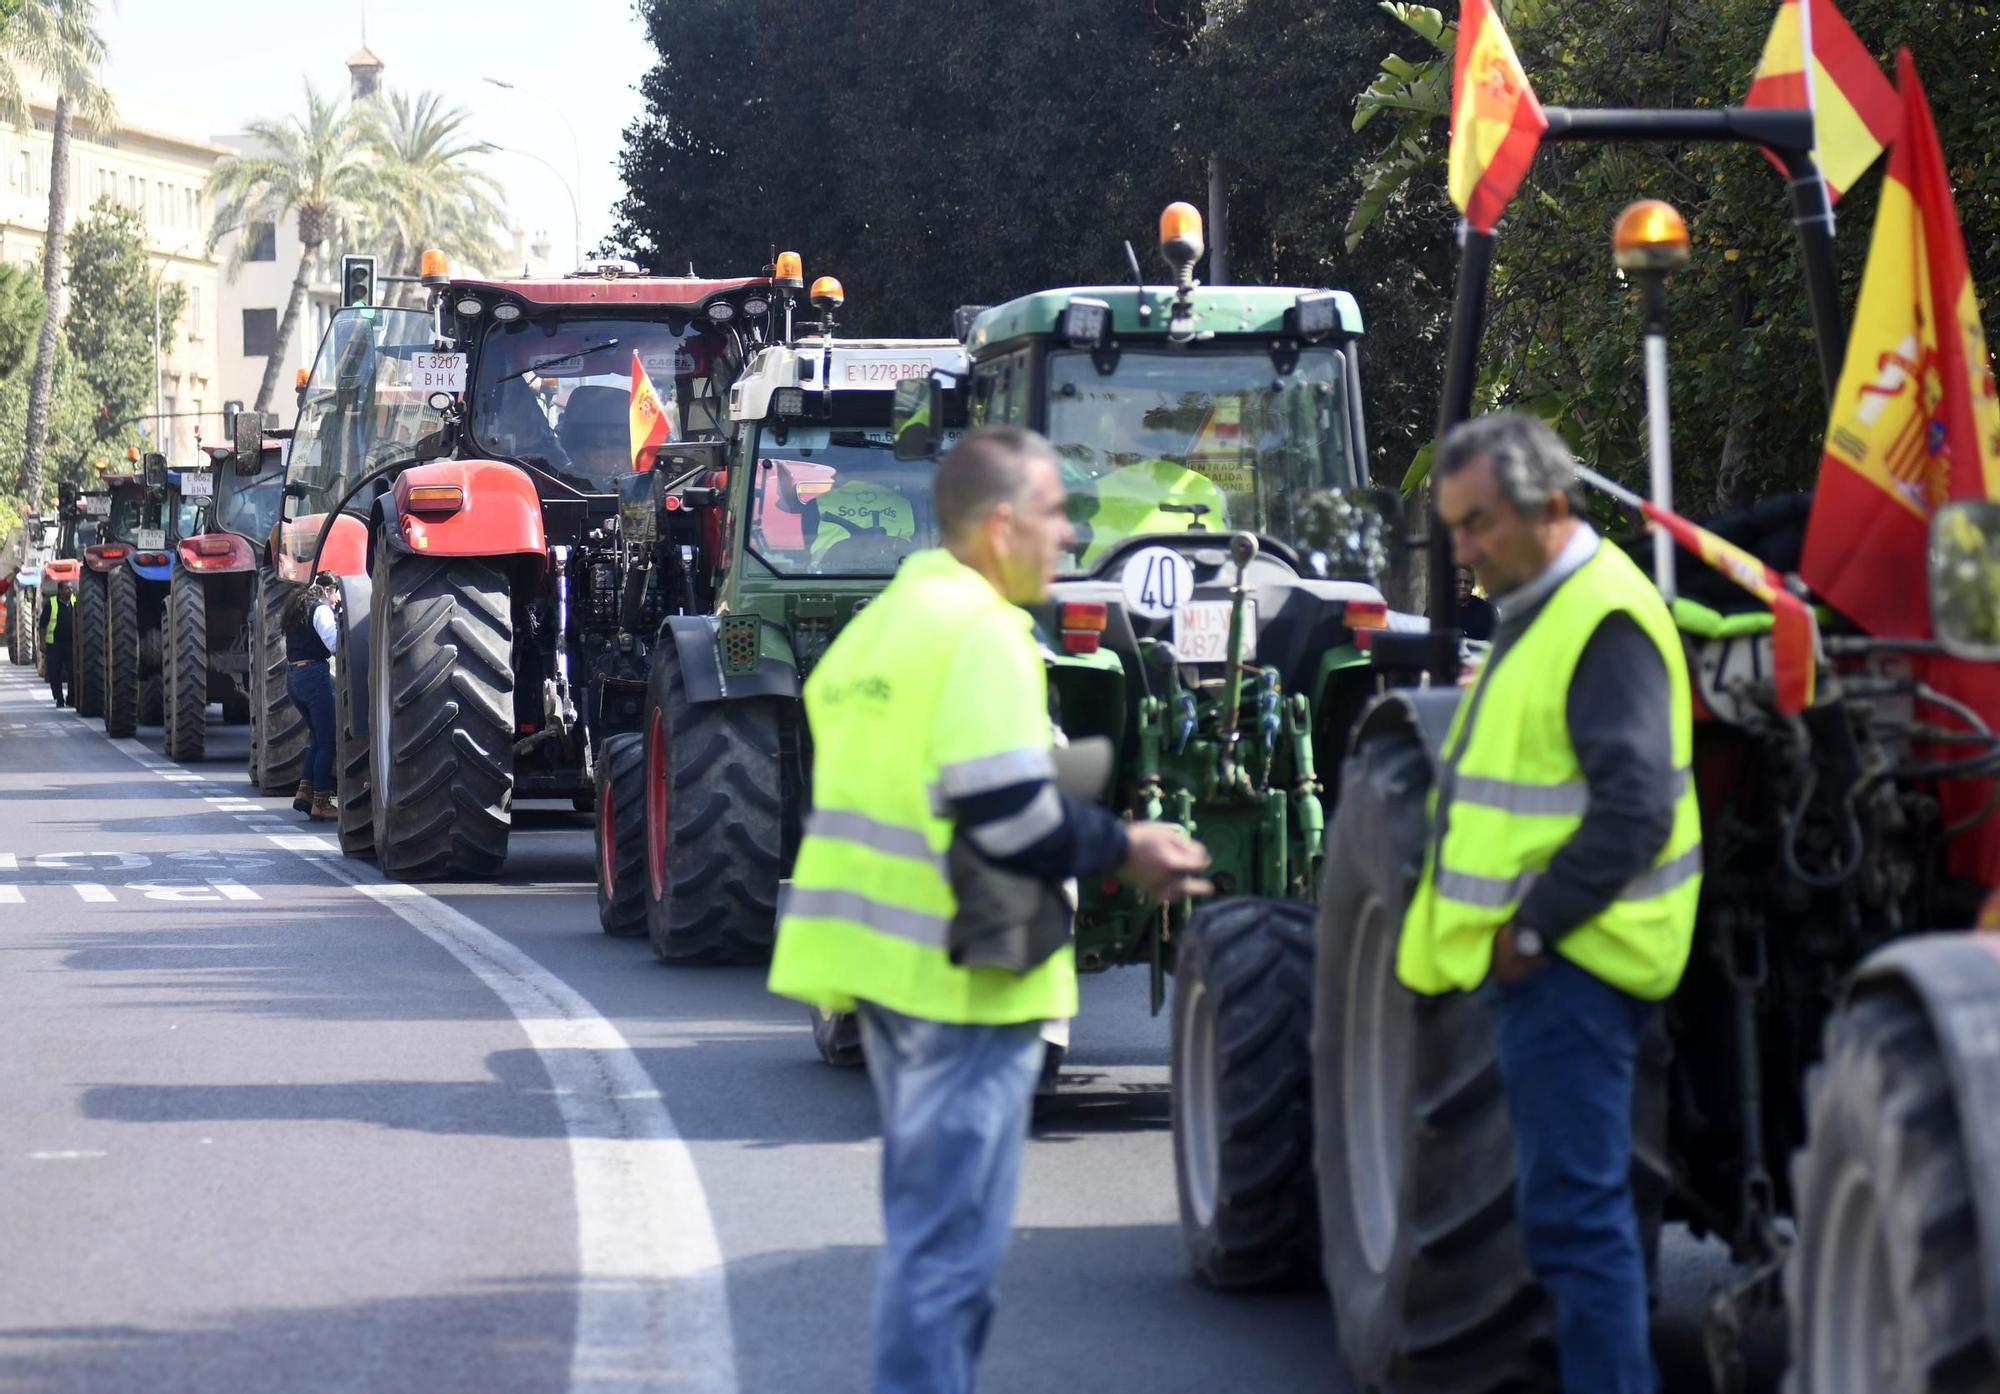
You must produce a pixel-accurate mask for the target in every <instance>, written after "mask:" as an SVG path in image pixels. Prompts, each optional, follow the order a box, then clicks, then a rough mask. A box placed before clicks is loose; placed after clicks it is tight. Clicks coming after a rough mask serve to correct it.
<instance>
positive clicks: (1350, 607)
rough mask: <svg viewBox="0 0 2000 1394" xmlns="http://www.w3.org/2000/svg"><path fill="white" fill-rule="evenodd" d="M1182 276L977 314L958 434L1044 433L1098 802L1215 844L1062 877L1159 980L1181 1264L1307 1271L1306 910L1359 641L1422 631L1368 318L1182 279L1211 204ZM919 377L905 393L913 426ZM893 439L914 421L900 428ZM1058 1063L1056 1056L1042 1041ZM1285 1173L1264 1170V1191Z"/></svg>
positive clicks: (926, 391)
mask: <svg viewBox="0 0 2000 1394" xmlns="http://www.w3.org/2000/svg"><path fill="white" fill-rule="evenodd" d="M1160 246H1161V252H1162V254H1163V256H1164V257H1165V259H1166V261H1167V263H1168V266H1169V268H1170V270H1171V271H1172V273H1173V280H1172V282H1171V283H1170V284H1167V285H1146V284H1144V283H1143V281H1142V279H1141V278H1140V275H1139V268H1138V260H1137V257H1136V256H1135V255H1132V253H1131V249H1130V247H1129V245H1128V247H1127V254H1128V258H1129V259H1130V261H1131V264H1132V268H1133V274H1134V280H1135V284H1133V285H1129V286H1094V287H1079V288H1074V289H1063V290H1048V291H1042V292H1038V293H1036V294H1032V295H1027V296H1023V297H1021V298H1019V299H1017V300H1013V301H1010V302H1008V303H1006V304H1003V305H998V306H994V307H992V308H989V309H985V310H983V311H980V312H977V313H976V316H975V317H974V318H972V319H971V322H970V327H969V331H968V333H967V335H966V347H967V349H968V350H969V352H970V354H971V358H972V373H971V403H970V415H971V421H972V422H973V424H975V425H983V424H1012V425H1019V426H1025V427H1031V428H1033V429H1034V430H1037V431H1039V432H1041V433H1042V434H1043V435H1045V436H1047V437H1048V438H1049V440H1050V441H1051V442H1052V443H1053V444H1054V446H1055V449H1056V452H1057V455H1058V457H1059V460H1060V462H1061V465H1062V468H1063V470H1064V474H1065V477H1066V479H1065V482H1066V483H1067V485H1068V488H1069V497H1070V514H1071V519H1072V522H1073V523H1074V524H1075V527H1076V530H1077V541H1076V543H1075V545H1074V548H1073V552H1072V555H1071V557H1070V559H1069V561H1068V563H1067V565H1066V566H1065V568H1064V569H1063V571H1062V572H1061V573H1060V574H1059V576H1058V578H1057V581H1056V583H1055V585H1054V587H1053V590H1052V593H1051V595H1050V597H1049V599H1048V601H1047V602H1046V603H1045V604H1044V605H1042V606H1041V607H1039V612H1038V614H1037V619H1038V621H1039V628H1040V630H1041V633H1042V637H1043V640H1044V643H1045V644H1046V646H1047V648H1048V650H1049V660H1048V661H1049V679H1050V681H1049V687H1050V702H1051V706H1052V708H1053V712H1052V715H1053V716H1054V718H1055V720H1056V723H1057V725H1058V728H1059V729H1060V730H1061V731H1062V732H1063V733H1065V736H1066V738H1067V739H1069V740H1070V741H1072V742H1075V741H1081V740H1085V739H1095V740H1098V741H1101V742H1104V743H1107V744H1108V745H1109V746H1110V747H1111V750H1112V753H1113V761H1112V769H1113V770H1114V771H1115V773H1114V775H1113V777H1112V780H1111V787H1110V788H1109V790H1108V791H1107V794H1106V797H1107V799H1108V801H1109V803H1110V805H1111V806H1112V807H1113V808H1115V809H1117V810H1118V811H1120V812H1122V813H1124V814H1125V815H1127V816H1128V817H1131V818H1135V819H1164V820H1168V821H1171V822H1175V823H1179V824H1180V825H1182V826H1183V827H1185V828H1187V829H1188V831H1189V832H1190V833H1192V834H1193V835H1194V836H1195V837H1197V838H1199V839H1200V840H1201V841H1202V842H1203V843H1205V844H1206V845H1207V846H1208V848H1209V850H1210V852H1211V853H1212V854H1213V857H1214V866H1213V869H1212V871H1211V876H1212V879H1213V880H1214V882H1215V886H1216V892H1217V894H1216V897H1215V899H1214V900H1213V901H1212V902H1209V903H1207V904H1204V905H1202V906H1200V907H1196V906H1194V905H1192V904H1189V903H1178V904H1172V905H1164V906H1163V905H1157V904H1149V903H1146V902H1145V901H1144V900H1142V899H1141V898H1140V897H1139V896H1137V895H1136V894H1135V893H1133V892H1132V891H1130V890H1129V889H1127V888H1125V887H1124V886H1123V885H1122V884H1121V883H1120V882H1119V881H1118V880H1117V878H1115V877H1111V878H1106V879H1105V880H1104V881H1102V882H1101V883H1099V884H1093V885H1084V886H1081V887H1079V903H1078V907H1077V913H1076V959H1077V966H1078V967H1079V969H1081V970H1083V971H1086V972H1090V971H1096V970H1100V969H1108V968H1113V967H1118V966H1121V965H1142V966H1144V967H1145V968H1146V969H1147V971H1148V973H1149V974H1150V978H1151V998H1152V1004H1153V1007H1154V1009H1155V1010H1156V1011H1157V1010H1158V1009H1159V1008H1160V1007H1161V1006H1162V1005H1163V1004H1164V1002H1165V998H1166V990H1167V976H1168V975H1169V974H1172V975H1173V1007H1172V1032H1173V1071H1172V1079H1173V1084H1172V1087H1173V1114H1174V1138H1175V1148H1174V1153H1175V1174H1176V1177H1177V1181H1178V1186H1179V1191H1180V1211H1181V1222H1182V1230H1183V1235H1184V1237H1185V1240H1186V1243H1187V1247H1188V1252H1189V1255H1190V1258H1191V1261H1192V1263H1193V1265H1194V1267H1195V1269H1196V1271H1197V1272H1198V1273H1199V1274H1200V1275H1201V1276H1202V1277H1203V1278H1205V1279H1206V1280H1207V1281H1209V1282H1212V1283H1215V1284H1217V1285H1221V1286H1239V1285H1248V1284H1254V1283H1264V1282H1273V1281H1278V1280H1281V1279H1283V1278H1285V1277H1288V1276H1297V1275H1303V1274H1305V1273H1307V1272H1309V1271H1310V1269H1311V1267H1312V1264H1313V1261H1314V1258H1315V1255H1316V1253H1317V1249H1316V1247H1315V1244H1314V1230H1313V1223H1312V1213H1313V1211H1312V1197H1311V1186H1310V1168H1309V1166H1308V1165H1307V1163H1308V1162H1309V1159H1310V1154H1311V1142H1312V1137H1311V1096H1310V1086H1309V1080H1308V1077H1307V1070H1306V1061H1307V1030H1308V1020H1309V1007H1310V1001H1311V992H1312V955H1311V944H1312V928H1313V907H1312V898H1313V895H1314V891H1315V888H1316V887H1317V886H1318V884H1319V878H1320V869H1321V866H1322V863H1323V860H1324V849H1323V847H1322V835H1323V829H1324V827H1325V823H1326V816H1327V814H1326V811H1327V809H1328V807H1329V806H1330V804H1331V800H1332V795H1333V790H1332V789H1330V788H1329V787H1328V783H1327V781H1326V779H1325V778H1324V777H1323V775H1322V773H1321V772H1322V771H1326V770H1333V769H1337V768H1338V766H1339V761H1340V757H1341V753H1342V751H1343V750H1344V748H1345V743H1346V739H1347V733H1348V729H1349V727H1350V726H1351V724H1352V722H1353V720H1354V718H1355V717H1356V715H1357V714H1358V713H1359V712H1360V711H1361V710H1362V708H1363V706H1364V705H1365V704H1366V702H1367V701H1368V700H1369V699H1370V698H1371V697H1372V696H1373V695H1374V692H1375V689H1376V684H1377V676H1376V674H1375V672H1374V671H1373V670H1372V669H1371V667H1370V665H1369V660H1368V655H1367V653H1366V652H1365V651H1364V649H1363V648H1362V644H1363V643H1366V642H1368V639H1369V638H1370V637H1371V636H1373V635H1374V634H1376V633H1378V632H1381V631H1383V630H1385V629H1387V628H1389V627H1390V626H1391V625H1392V624H1400V623H1403V622H1404V621H1405V620H1407V622H1408V623H1409V624H1410V625H1412V626H1419V627H1420V626H1421V625H1422V621H1421V620H1419V619H1417V618H1416V617H1401V616H1395V615H1393V614H1392V612H1391V611H1390V609H1389V606H1388V604H1387V602H1386V601H1385V600H1384V597H1383V593H1382V591H1381V590H1380V589H1379V585H1380V582H1381V581H1382V580H1383V578H1384V570H1385V566H1386V562H1387V560H1388V555H1389V549H1388V547H1387V545H1386V539H1385V535H1384V534H1385V532H1386V531H1387V530H1388V529H1390V528H1393V527H1394V526H1396V521H1395V519H1396V510H1395V508H1394V505H1393V495H1387V496H1385V494H1384V493H1383V491H1375V490H1370V489H1369V488H1368V477H1367V464H1366V460H1367V450H1366V435H1365V418H1364V413H1363V409H1362V390H1361V372H1360V358H1359V348H1360V340H1361V334H1362V325H1361V315H1360V310H1359V307H1358V306H1357V305H1356V303H1355V301H1354V299H1353V297H1352V296H1350V295H1348V294H1346V293H1345V292H1341V291H1334V290H1320V289H1310V288H1300V287H1261V286H1224V287H1208V286H1202V285H1200V284H1198V283H1197V282H1196V281H1195V280H1194V276H1193V269H1194V265H1195V263H1196V261H1197V260H1199V258H1200V257H1201V255H1202V254H1203V250H1204V249H1203V245H1202V228H1201V220H1200V217H1199V215H1198V214H1197V213H1196V211H1195V210H1194V209H1193V208H1192V207H1190V206H1189V205H1186V204H1175V205H1173V206H1172V207H1170V208H1169V209H1168V210H1167V212H1166V213H1165V215H1164V216H1163V217H1162V219H1161V243H1160ZM943 386H944V385H943V384H941V383H937V382H928V383H915V384H912V385H910V386H909V387H908V388H906V389H905V400H904V404H903V409H904V415H903V423H904V424H905V425H908V424H909V423H913V422H917V421H920V420H921V419H922V418H923V417H924V416H925V414H926V413H928V412H930V411H932V410H934V409H935V408H934V406H933V405H932V403H933V401H934V400H935V399H936V398H937V397H938V396H939V394H940V393H941V391H942V388H943ZM900 439H902V440H903V441H904V442H905V448H906V449H907V450H908V451H909V452H910V453H915V452H917V451H918V450H920V449H921V448H922V447H923V445H924V442H923V441H922V439H921V433H919V432H914V431H907V430H906V431H905V433H904V434H903V436H902V437H900ZM1054 1044H1055V1045H1056V1047H1057V1049H1056V1051H1055V1052H1054V1054H1055V1056H1056V1058H1057V1059H1058V1060H1059V1058H1060V1053H1061V1044H1062V1043H1061V1042H1060V1041H1057V1042H1055V1043H1054ZM1273 1176H1282V1177H1283V1178H1284V1180H1283V1183H1282V1184H1279V1185H1273V1184H1271V1182H1270V1178H1272V1177H1273Z"/></svg>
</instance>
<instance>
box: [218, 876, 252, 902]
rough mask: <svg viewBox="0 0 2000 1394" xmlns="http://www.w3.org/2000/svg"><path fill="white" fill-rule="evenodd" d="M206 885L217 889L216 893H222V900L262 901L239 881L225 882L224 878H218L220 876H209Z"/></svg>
mask: <svg viewBox="0 0 2000 1394" xmlns="http://www.w3.org/2000/svg"><path fill="white" fill-rule="evenodd" d="M208 884H209V885H211V886H213V887H215V888H216V889H217V890H218V891H221V892H222V898H223V899H224V900H262V899H263V897H262V896H260V895H258V894H257V892H255V891H253V890H251V889H250V888H249V887H248V886H246V885H244V884H243V883H242V882H241V881H230V880H225V879H224V878H222V877H220V876H211V877H209V878H208Z"/></svg>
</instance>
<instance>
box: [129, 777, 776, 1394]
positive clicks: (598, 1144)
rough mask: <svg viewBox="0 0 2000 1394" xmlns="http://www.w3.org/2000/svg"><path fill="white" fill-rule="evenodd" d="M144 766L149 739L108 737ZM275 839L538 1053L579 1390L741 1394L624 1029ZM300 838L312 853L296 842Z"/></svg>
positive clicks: (681, 1154) (714, 1279)
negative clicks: (570, 1244)
mask: <svg viewBox="0 0 2000 1394" xmlns="http://www.w3.org/2000/svg"><path fill="white" fill-rule="evenodd" d="M108 743H109V744H110V745H111V746H113V747H114V748H116V749H117V750H119V751H121V752H123V753H124V754H126V755H128V756H132V758H134V759H137V754H136V753H135V752H142V751H145V750H146V747H145V746H143V745H141V744H140V743H139V742H137V741H134V740H125V739H117V740H111V741H110V742H108ZM267 840H268V841H270V842H272V843H275V844H276V845H278V846H279V847H282V848H284V849H285V850H287V851H291V852H295V853H297V854H298V856H299V859H300V860H301V861H304V862H309V863H311V864H313V865H315V866H317V867H319V868H320V869H321V870H323V871H325V872H326V874H327V875H328V876H330V877H331V878H333V879H334V880H335V881H338V882H340V883H342V884H343V885H346V886H349V887H352V888H353V889H355V890H357V891H359V892H361V893H362V894H363V895H365V896H367V897H368V898H369V899H371V900H373V901H375V902H377V903H378V904H380V905H381V906H382V907H383V908H384V909H385V910H388V911H389V912H390V913H391V914H393V915H395V916H396V917H397V918H398V919H400V920H402V921H403V923H404V924H406V925H408V926H409V927H410V928H412V929H414V930H416V931H417V933H419V934H421V935H423V936H424V937H425V938H426V939H429V940H430V941H431V942H432V943H434V944H436V945H437V946H438V947H439V948H441V949H443V950H444V951H445V952H446V953H448V954H450V955H451V956H452V957H453V958H454V959H456V960H458V962H459V963H460V965H461V966H463V967H464V968H465V969H466V970H467V971H468V972H470V973H471V974H472V975H473V976H474V977H476V978H478V979H479V981H480V982H482V983H484V984H485V985H486V988H487V990H488V991H490V992H492V994H493V995H494V996H495V997H497V998H499V999H500V1001H501V1003H502V1005H504V1006H505V1007H506V1008H507V1010H508V1011H509V1012H510V1013H512V1014H513V1016H514V1019H515V1021H516V1022H517V1023H519V1025H520V1027H521V1031H522V1033H523V1034H524V1035H525V1036H526V1037H527V1038H528V1042H529V1044H530V1045H531V1046H532V1047H533V1048H534V1050H535V1053H536V1054H537V1055H538V1056H539V1057H540V1058H541V1061H542V1066H543V1068H544V1069H545V1070H547V1071H548V1075H549V1082H550V1083H551V1085H552V1086H553V1087H554V1091H555V1095H554V1102H555V1105H556V1109H557V1111H558V1112H559V1113H560V1114H561V1116H562V1120H563V1127H564V1130H565V1131H566V1132H567V1133H568V1134H569V1156H570V1176H571V1184H572V1189H573V1190H574V1193H575V1200H576V1238H577V1269H578V1273H579V1281H578V1286H577V1295H576V1330H575V1337H574V1340H573V1341H572V1344H571V1347H570V1377H569V1388H570V1390H571V1391H573V1394H657V1392H658V1391H668V1390H671V1391H688V1392H689V1394H735V1392H736V1390H737V1388H738V1386H737V1381H736V1346H735V1338H734V1335H733V1333H732V1331H731V1328H730V1323H729V1291H728V1287H727V1281H726V1275H725V1273H724V1269H723V1260H722V1245H721V1242H720V1240H719V1239H718V1238H717V1237H716V1232H715V1221H714V1217H713V1215H712V1214H711V1213H710V1211H709V1207H708V1196H707V1193H706V1192H705V1191H704V1190H703V1189H702V1184H701V1176H700V1173H699V1172H698V1171H696V1169H695V1164H694V1154H693V1152H692V1151H690V1150H689V1148H688V1145H687V1142H686V1141H685V1140H684V1139H683V1138H682V1137H681V1135H680V1130H679V1129H678V1128H676V1127H675V1125H674V1120H673V1115H672V1114H671V1113H670V1112H669V1111H668V1109H667V1106H666V1103H665V1101H664V1100H663V1099H661V1097H660V1094H659V1091H658V1088H657V1086H656V1085H655V1084H654V1082H653V1079H652V1076H650V1075H648V1074H647V1073H646V1069H645V1067H644V1066H643V1065H641V1064H640V1063H639V1058H638V1056H636V1055H635V1054H633V1052H632V1047H631V1045H630V1044H629V1043H628V1042H627V1041H626V1040H625V1038H624V1036H623V1035H622V1034H620V1032H619V1030H618V1028H617V1027H616V1026H615V1025H613V1024H612V1023H611V1022H610V1021H608V1020H607V1019H606V1018H605V1017H604V1016H602V1015H601V1014H600V1013H599V1012H598V1011H597V1009H596V1008H595V1007H593V1006H591V1004H590V1002H589V1001H588V1000H587V999H586V998H585V997H584V996H583V995H582V994H581V993H579V992H578V991H576V989H574V988H572V987H571V986H570V985H569V984H568V983H565V982H564V981H563V980H562V979H561V978H559V977H557V976H556V975H555V974H553V973H551V972H550V971H549V970H548V969H546V968H544V967H542V965H541V964H539V963H537V962H536V961H535V960H534V959H533V958H531V957H529V956H528V955H527V954H525V953H523V952H522V951H521V950H520V949H518V948H516V947H515V946H514V945H512V944H510V943H508V942H507V941H506V940H505V939H503V938H501V937H500V936H499V935H497V934H495V933H493V932H492V931H491V930H489V929H486V928H485V927H483V926H481V925H480V924H478V923H477V922H476V921H474V920H472V919H470V918H469V917H467V916H466V915H464V914H462V913H460V912H459V911H457V910H455V909H453V908H452V907H451V906H449V905H446V904H445V903H444V902H443V901H440V900H436V899H433V898H432V897H431V896H429V895H427V894H425V893H424V892H423V891H422V890H421V889H420V888H418V887H416V886H411V885H406V884H404V883H401V882H382V881H376V880H372V879H366V880H365V879H363V878H364V877H369V878H372V877H374V876H376V875H378V874H379V873H377V872H376V871H375V870H374V868H373V867H370V866H366V865H365V864H362V863H357V862H353V861H348V860H346V859H344V858H340V857H338V856H333V857H327V856H318V855H313V854H314V853H315V852H320V851H325V852H336V851H337V850H338V849H336V848H335V847H334V846H333V844H331V843H329V842H327V841H325V840H324V839H322V838H317V837H300V836H291V837H279V836H269V835H267ZM293 843H304V844H311V845H309V846H290V845H288V844H293Z"/></svg>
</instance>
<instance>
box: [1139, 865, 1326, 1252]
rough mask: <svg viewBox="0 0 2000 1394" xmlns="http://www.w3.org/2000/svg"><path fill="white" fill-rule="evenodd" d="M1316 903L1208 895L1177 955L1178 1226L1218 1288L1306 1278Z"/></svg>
mask: <svg viewBox="0 0 2000 1394" xmlns="http://www.w3.org/2000/svg"><path fill="white" fill-rule="evenodd" d="M1312 1006H1313V907H1312V906H1311V905H1309V904H1306V903H1305V902H1303V901H1296V900H1267V899H1263V898H1261V897H1256V896H1244V897H1242V898H1240V899H1234V900H1225V901H1223V902H1221V903H1220V904H1216V905H1211V906H1205V907H1203V908H1202V909H1201V910H1199V911H1198V912H1196V914H1195V916H1194V918H1193V919H1192V920H1191V921H1190V922H1189V924H1188V928H1187V932H1186V933H1185V934H1184V935H1183V936H1182V937H1181V941H1180V951H1179V955H1178V957H1177V958H1176V960H1175V963H1174V1002H1173V1073H1172V1089H1173V1119H1174V1181H1175V1188H1176V1190H1177V1191H1178V1192H1179V1194H1180V1214H1181V1239H1182V1241H1183V1242H1184V1243H1185V1244H1186V1246H1187V1253H1188V1262H1189V1264H1190V1265H1191V1266H1192V1267H1193V1269H1194V1274H1195V1277H1197V1278H1199V1279H1200V1280H1201V1281H1202V1282H1204V1283H1206V1284H1207V1285H1208V1286H1210V1287H1213V1288H1225V1289H1227V1288H1250V1287H1274V1286H1284V1285H1290V1284H1297V1283H1301V1282H1310V1281H1311V1280H1312V1279H1313V1277H1314V1269H1315V1267H1316V1265H1317V1264H1318V1262H1319V1221H1318V1217H1317V1215H1316V1213H1315V1205H1316V1197H1315V1195H1314V1189H1313V1187H1314V1183H1313V1168H1312V1143H1313V1118H1312Z"/></svg>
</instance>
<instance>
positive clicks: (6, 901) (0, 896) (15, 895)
mask: <svg viewBox="0 0 2000 1394" xmlns="http://www.w3.org/2000/svg"><path fill="white" fill-rule="evenodd" d="M27 903H28V898H27V897H26V896H24V895H22V894H21V888H20V887H19V886H6V885H0V905H26V904H27Z"/></svg>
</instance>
